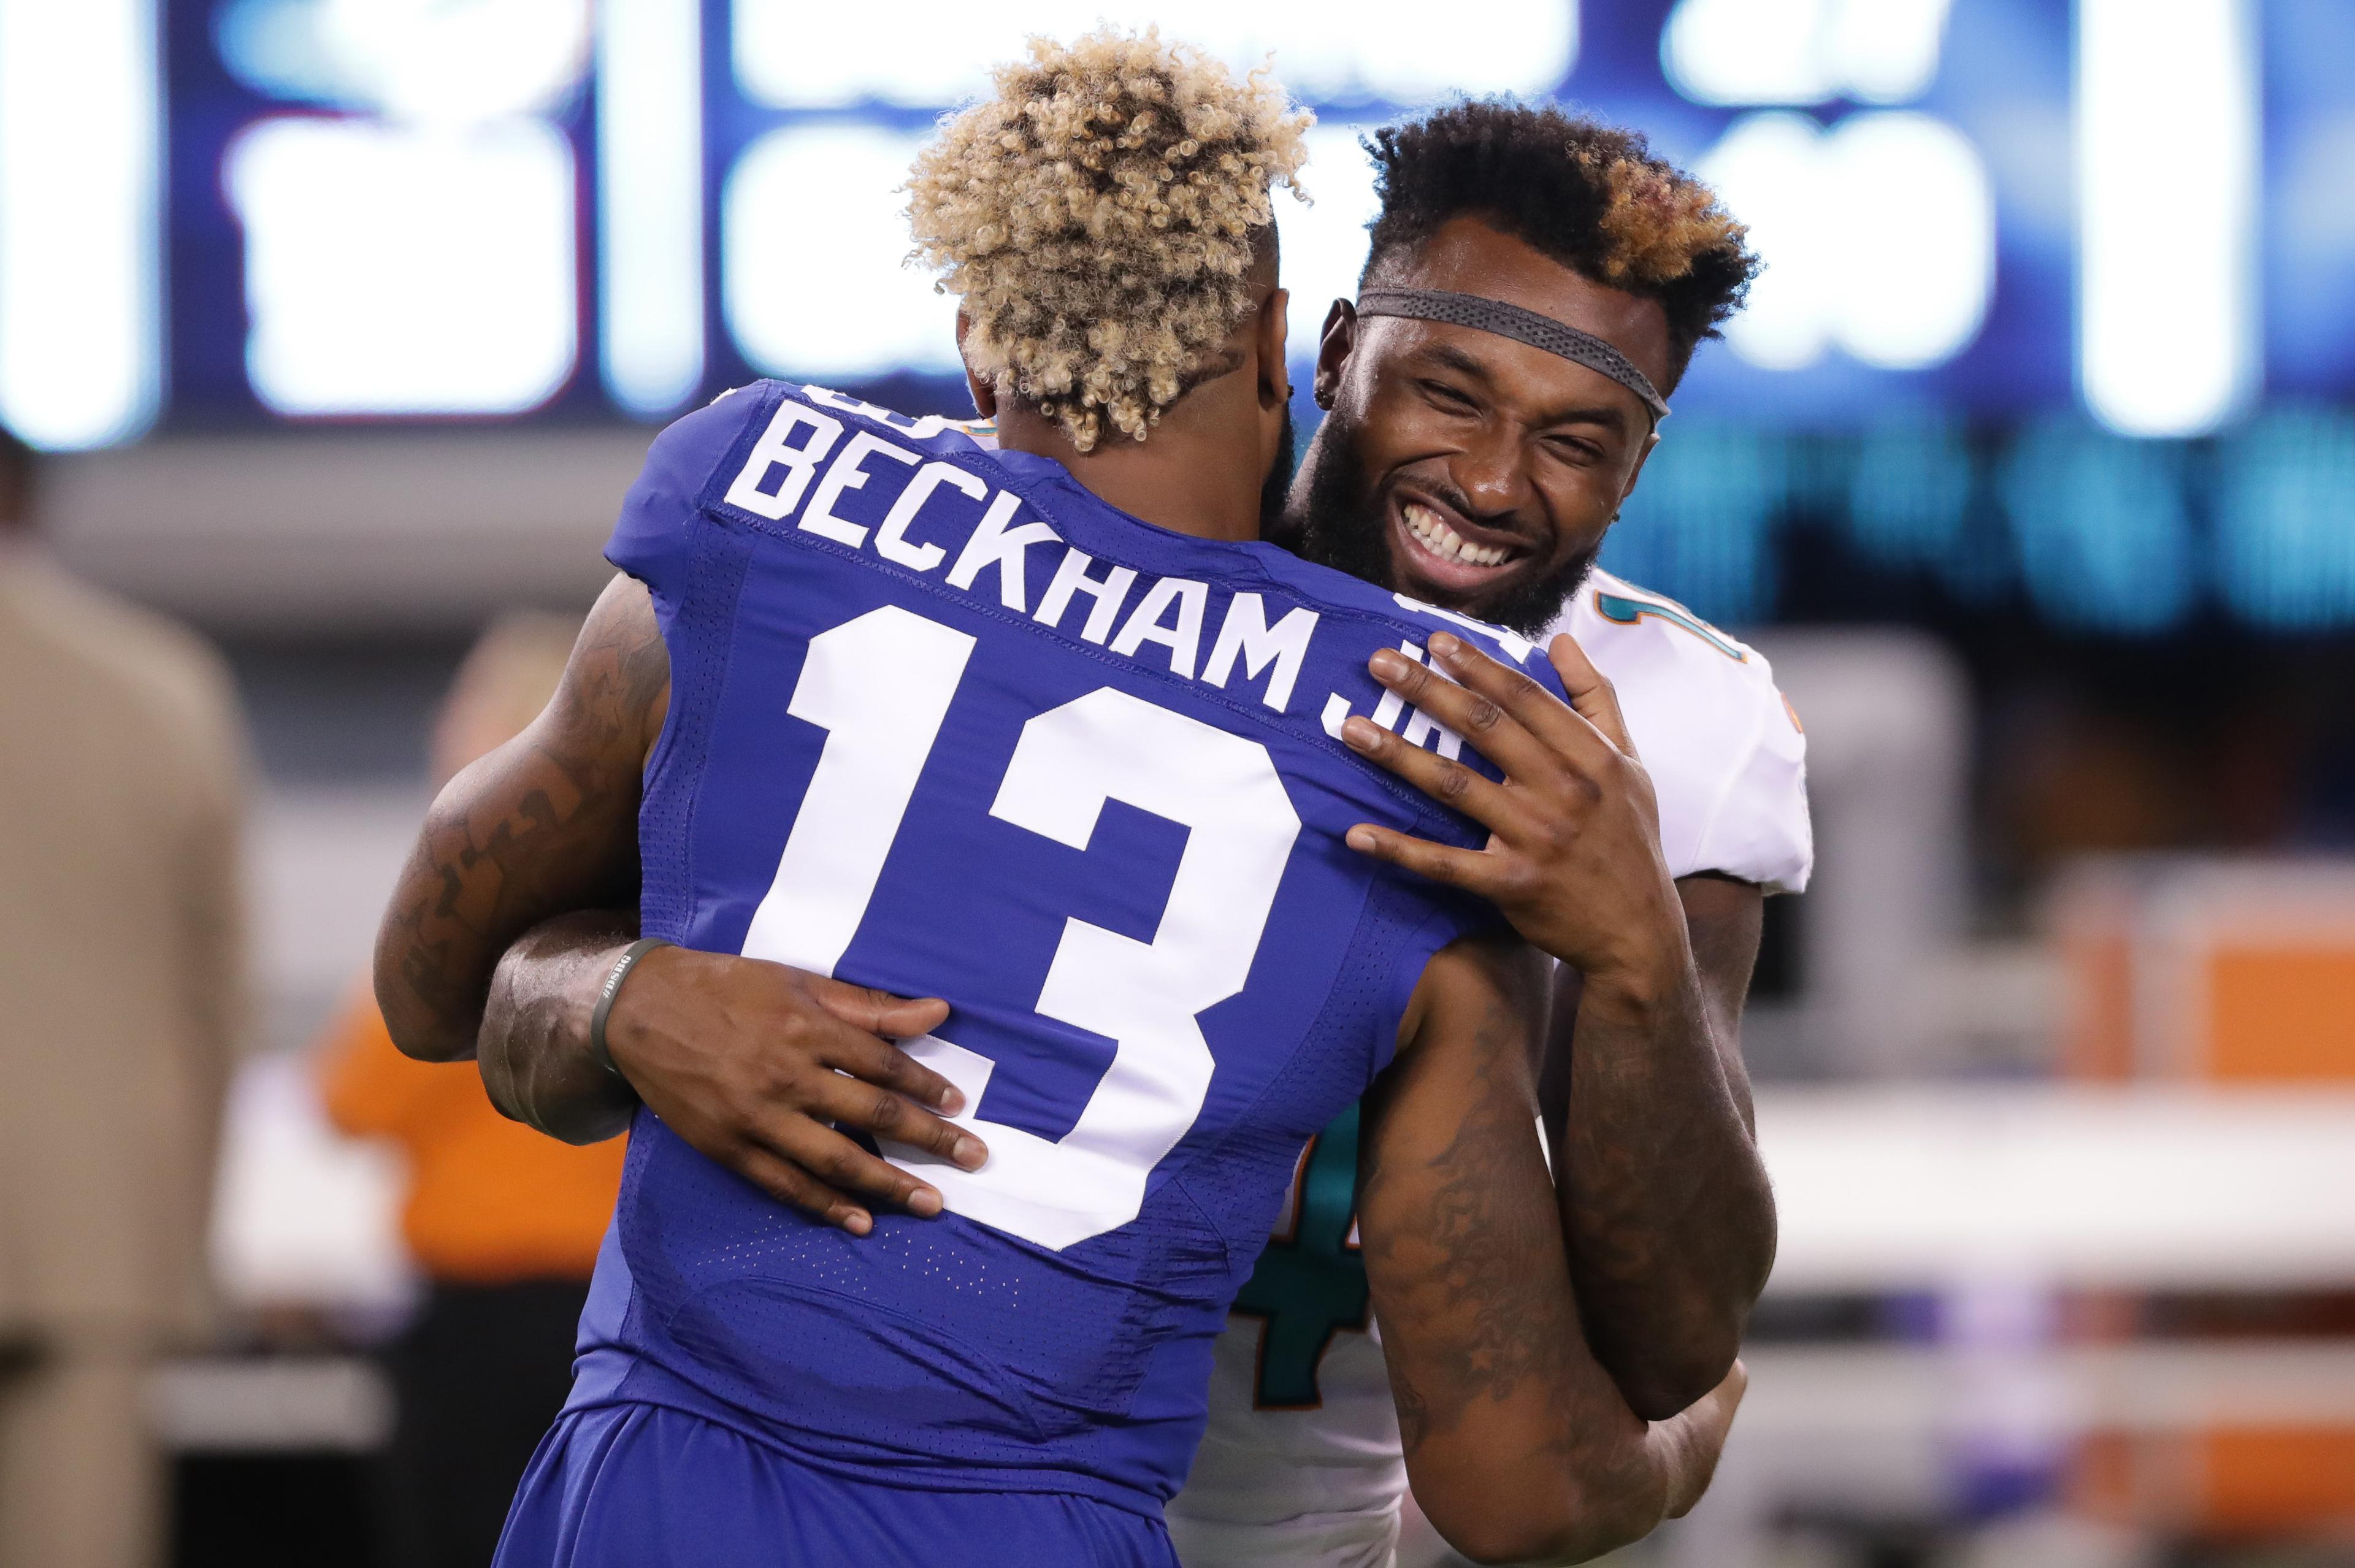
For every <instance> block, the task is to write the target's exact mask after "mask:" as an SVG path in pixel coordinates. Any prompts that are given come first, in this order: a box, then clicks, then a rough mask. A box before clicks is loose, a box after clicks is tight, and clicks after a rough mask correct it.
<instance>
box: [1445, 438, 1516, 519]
mask: <svg viewBox="0 0 2355 1568" xmlns="http://www.w3.org/2000/svg"><path fill="white" fill-rule="evenodd" d="M1447 468H1448V476H1449V477H1450V478H1452V479H1454V480H1455V487H1456V488H1457V489H1458V490H1460V491H1462V492H1463V494H1464V498H1465V501H1467V502H1468V503H1470V505H1471V508H1472V511H1473V514H1474V515H1475V516H1476V517H1499V516H1507V515H1509V514H1511V513H1514V512H1518V511H1519V510H1520V509H1521V508H1522V507H1525V506H1527V505H1528V504H1529V502H1530V501H1531V500H1533V499H1534V498H1535V497H1536V495H1537V486H1536V485H1535V484H1534V483H1533V482H1532V480H1531V477H1530V475H1529V453H1528V452H1527V449H1526V448H1525V447H1524V445H1523V443H1520V442H1519V441H1517V440H1515V439H1514V437H1513V433H1512V432H1510V431H1507V430H1500V429H1497V428H1496V427H1495V426H1493V425H1491V426H1488V427H1487V428H1485V429H1483V430H1482V431H1481V432H1479V433H1478V434H1477V435H1476V436H1474V437H1473V438H1472V440H1471V441H1469V442H1468V443H1465V445H1464V447H1463V448H1462V449H1461V450H1460V451H1458V452H1457V453H1455V456H1454V457H1453V458H1451V459H1450V460H1449V462H1448V465H1447Z"/></svg>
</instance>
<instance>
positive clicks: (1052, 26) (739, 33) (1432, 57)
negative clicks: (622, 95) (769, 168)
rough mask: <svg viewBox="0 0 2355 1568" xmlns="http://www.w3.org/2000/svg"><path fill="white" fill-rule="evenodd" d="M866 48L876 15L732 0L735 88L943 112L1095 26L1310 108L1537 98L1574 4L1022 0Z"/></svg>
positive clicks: (807, 100)
mask: <svg viewBox="0 0 2355 1568" xmlns="http://www.w3.org/2000/svg"><path fill="white" fill-rule="evenodd" d="M907 19H908V20H909V22H910V23H911V25H910V26H907V27H899V28H895V29H894V31H893V33H892V36H891V37H890V47H888V48H882V47H878V40H877V38H876V35H875V30H874V21H873V18H872V17H871V16H868V14H866V13H864V12H861V11H858V10H856V9H825V8H819V7H813V6H809V5H803V4H801V3H800V0H735V8H734V30H735V60H736V75H737V80H738V81H739V82H740V84H741V87H742V89H743V91H744V93H745V95H746V96H747V97H749V98H751V99H753V100H754V101H758V102H762V103H765V104H767V105H769V106H770V107H772V108H776V109H832V108H842V107H847V106H848V105H851V104H856V103H860V102H865V101H878V102H882V103H889V104H895V105H898V106H900V107H903V108H941V107H945V106H947V105H951V104H954V103H956V102H958V101H960V100H963V99H965V98H968V97H971V96H973V95H975V94H976V93H978V92H979V91H982V90H983V89H984V88H985V87H986V85H987V83H988V70H989V68H990V67H991V66H992V65H994V64H996V63H997V62H999V61H1003V60H1009V59H1016V58H1017V57H1018V55H1019V54H1020V52H1021V48H1022V40H1023V39H1024V38H1025V37H1028V36H1029V35H1032V34H1039V33H1043V34H1046V35H1048V36H1050V37H1073V36H1076V35H1077V34H1079V33H1082V32H1084V31H1086V30H1087V29H1088V28H1090V27H1093V26H1095V24H1096V23H1097V22H1098V21H1099V20H1103V21H1109V22H1113V23H1115V24H1118V25H1121V26H1124V27H1137V28H1143V27H1147V26H1152V25H1156V24H1157V25H1159V26H1160V27H1162V28H1163V29H1164V30H1165V31H1166V32H1167V33H1169V34H1170V35H1171V36H1173V37H1175V36H1182V37H1185V38H1186V39H1187V40H1188V42H1191V43H1195V44H1199V45H1200V46H1201V47H1202V48H1205V49H1207V50H1209V52H1210V53H1212V54H1214V55H1217V56H1219V57H1220V59H1225V60H1227V61H1228V62H1229V63H1230V64H1231V65H1234V66H1237V67H1239V68H1243V69H1252V68H1256V67H1258V66H1261V65H1263V64H1267V63H1269V59H1268V57H1269V56H1270V54H1271V53H1272V54H1273V57H1274V58H1273V67H1274V70H1275V73H1276V75H1277V77H1278V78H1279V79H1280V80H1282V81H1283V82H1284V86H1285V87H1286V88H1288V89H1290V90H1291V91H1292V92H1293V93H1294V95H1295V96H1296V97H1298V98H1301V99H1303V100H1304V101H1310V102H1362V101H1391V102H1397V103H1417V102H1425V101H1431V100H1433V99H1437V98H1440V97H1442V96H1444V95H1447V94H1451V93H1455V92H1468V93H1472V94H1474V95H1476V96H1477V95H1479V94H1483V93H1491V92H1548V91H1552V89H1553V88H1554V87H1555V86H1556V85H1557V84H1559V83H1560V82H1561V80H1562V78H1563V77H1565V76H1567V75H1568V74H1569V73H1570V70H1571V68H1572V64H1573V63H1574V62H1575V60H1576V59H1577V55H1578V5H1577V4H1576V0H1459V3H1458V4H1455V5H1446V6H1430V5H1410V4H1408V3H1406V0H1293V3H1292V4H1287V5H1268V4H1266V3H1264V0H1196V3H1195V4H1193V5H1188V6H1187V7H1186V8H1185V9H1184V11H1183V12H1182V13H1173V12H1172V11H1170V10H1169V9H1168V8H1167V6H1164V5H1155V4H1151V3H1149V0H1032V3H1031V4H1028V5H1022V6H1019V7H1010V6H1003V5H995V6H963V5H926V6H923V7H922V8H921V21H919V20H918V18H917V16H909V17H908V18H907Z"/></svg>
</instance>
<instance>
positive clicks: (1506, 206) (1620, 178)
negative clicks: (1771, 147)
mask: <svg viewBox="0 0 2355 1568" xmlns="http://www.w3.org/2000/svg"><path fill="white" fill-rule="evenodd" d="M1365 145H1366V151H1367V152H1368V153H1369V155H1372V157H1373V160H1374V166H1375V171H1376V188H1377V190H1378V191H1379V192H1380V197H1381V211H1380V215H1379V216H1377V217H1376V218H1375V219H1374V221H1373V223H1372V224H1371V225H1370V227H1371V229H1372V230H1373V249H1372V253H1371V254H1370V256H1369V258H1368V260H1367V262H1366V272H1365V277H1366V278H1367V279H1370V278H1372V277H1373V276H1374V275H1375V274H1376V273H1377V272H1380V270H1381V268H1382V265H1383V262H1384V261H1386V260H1388V259H1390V258H1391V256H1393V255H1394V254H1396V253H1397V252H1399V251H1412V250H1413V249H1415V248H1417V247H1419V246H1421V245H1422V244H1423V241H1425V240H1429V239H1430V238H1431V237H1432V236H1433V234H1435V233H1437V232H1438V231H1439V229H1440V227H1441V226H1442V225H1444V224H1445V223H1446V222H1447V221H1448V220H1449V219H1453V218H1458V217H1465V216H1471V217H1476V218H1478V219H1481V220H1482V221H1483V222H1486V223H1488V224H1490V225H1492V226H1494V227H1495V228H1497V229H1501V230H1503V231H1504V232H1505V233H1507V234H1510V235H1512V236H1513V237H1514V238H1515V239H1517V240H1522V241H1523V242H1525V243H1527V244H1528V245H1529V246H1531V247H1532V248H1534V249H1535V250H1537V251H1540V252H1542V253H1543V254H1545V255H1547V256H1550V257H1551V258H1553V259H1554V260H1555V261H1560V262H1561V264H1562V265H1564V266H1566V267H1569V268H1571V269H1572V270H1573V271H1575V272H1578V273H1580V274H1581V275H1582V276H1584V277H1587V278H1591V279H1593V281H1594V282H1596V283H1603V284H1605V285H1607V286H1609V287H1611V288H1614V289H1622V290H1625V292H1627V293H1632V294H1636V295H1637V296H1639V297H1641V298H1645V299H1655V300H1657V301H1659V302H1660V306H1661V308H1662V309H1663V310H1665V311H1666V312H1667V313H1668V343H1669V347H1670V351H1671V352H1672V354H1673V355H1674V362H1673V364H1672V365H1671V366H1670V367H1669V370H1670V375H1669V385H1670V386H1671V387H1673V386H1674V385H1675V384H1676V382H1677V381H1678V380H1680V379H1683V377H1684V373H1685V367H1686V366H1687V365H1689V363H1691V360H1692V353H1693V349H1694V348H1695V347H1698V346H1699V345H1700V341H1701V340H1702V339H1703V338H1705V337H1715V336H1717V328H1718V324H1719V323H1720V322H1722V321H1724V320H1725V319H1726V317H1728V316H1730V315H1732V314H1733V313H1734V312H1735V311H1737V310H1739V309H1740V308H1741V307H1742V296H1743V295H1744V294H1746V293H1748V292H1749V289H1750V281H1751V279H1752V278H1753V277H1755V276H1756V275H1757V272H1758V265H1759V263H1758V258H1757V256H1756V255H1755V254H1754V253H1753V251H1751V250H1750V249H1749V246H1748V244H1747V240H1748V239H1749V233H1750V231H1749V229H1746V228H1745V227H1743V226H1742V224H1740V223H1738V222H1736V221H1734V219H1733V218H1732V215H1731V214H1729V213H1728V212H1727V211H1726V210H1725V208H1722V207H1721V206H1719V205H1718V200H1717V193H1716V192H1714V191H1712V190H1710V188H1709V187H1707V186H1705V185H1703V184H1701V183H1700V181H1699V180H1697V179H1695V178H1693V177H1692V176H1690V175H1688V174H1686V173H1685V172H1684V171H1683V170H1681V169H1679V168H1678V167H1676V166H1675V165H1672V164H1670V163H1668V162H1667V161H1666V160H1665V159H1661V158H1656V157H1654V156H1653V155H1652V150H1651V147H1650V146H1649V145H1648V144H1646V142H1645V140H1644V138H1643V137H1642V136H1640V135H1637V134H1636V133H1635V132H1632V131H1623V130H1620V129H1619V128H1618V127H1616V126H1613V125H1605V124H1604V123H1602V122H1600V121H1598V120H1591V119H1588V118H1587V117H1585V116H1584V115H1580V114H1567V113H1564V112H1562V111H1561V110H1560V109H1557V108H1555V107H1554V106H1553V105H1551V104H1542V105H1539V104H1528V103H1521V102H1517V101H1513V100H1510V99H1482V100H1476V101H1466V102H1460V103H1454V104H1450V105H1448V106H1447V107H1446V108H1444V109H1436V110H1433V111H1432V112H1430V113H1428V114H1425V115H1423V116H1421V117H1420V118H1417V119H1412V120H1407V121H1403V122H1401V123H1398V124H1396V125H1385V126H1383V127H1382V128H1381V129H1380V130H1379V131H1376V132H1375V133H1373V135H1372V137H1371V139H1370V140H1369V141H1368V142H1367V143H1366V144H1365ZM1363 282H1364V280H1363V279H1361V280H1360V285H1361V286H1362V284H1363ZM1664 390H1665V389H1664Z"/></svg>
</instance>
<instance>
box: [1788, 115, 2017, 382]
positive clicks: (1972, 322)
mask: <svg viewBox="0 0 2355 1568" xmlns="http://www.w3.org/2000/svg"><path fill="white" fill-rule="evenodd" d="M1823 153H1824V155H1825V174H1824V177H1825V178H1826V179H1827V180H1828V182H1829V187H1830V188H1831V189H1832V190H1833V191H1835V192H1837V193H1838V197H1839V200H1838V211H1840V212H1842V213H1844V214H1846V215H1848V216H1849V219H1850V222H1849V225H1848V229H1847V232H1845V233H1843V234H1841V235H1839V236H1838V239H1837V241H1836V243H1835V245H1834V246H1832V247H1829V248H1828V249H1831V250H1832V251H1835V253H1837V254H1838V257H1839V258H1840V259H1841V261H1842V262H1843V265H1842V266H1841V269H1840V272H1839V275H1838V279H1837V281H1836V282H1835V283H1834V285H1833V287H1832V288H1830V289H1829V290H1828V291H1827V293H1828V296H1829V298H1830V299H1831V301H1832V302H1833V304H1834V309H1833V311H1832V321H1831V325H1832V334H1833V336H1834V337H1835V338H1836V339H1837V340H1838V343H1839V346H1840V347H1843V348H1845V349H1847V350H1848V351H1849V353H1850V354H1853V355H1855V356H1856V357H1858V358H1859V359H1861V360H1863V361H1864V362H1865V363H1866V364H1868V365H1876V366H1879V367H1881V368H1883V369H1888V370H1918V369H1922V368H1924V367H1927V366H1931V365H1936V364H1939V363H1941V362H1943V361H1945V360H1947V359H1951V358H1953V357H1955V354H1957V353H1959V352H1960V351H1961V350H1962V349H1963V347H1965V346H1966V345H1967V344H1968V343H1969V342H1970V341H1971V340H1972V339H1973V338H1974V337H1977V336H1978V331H1979V325H1980V324H1981V323H1982V322H1983V321H1985V320H1986V319H1987V301H1988V299H1989V298H1990V297H1991V296H1992V295H1993V294H1994V293H1995V192H1994V190H1993V188H1992V187H1990V186H1989V184H1988V181H1987V165H1985V164H1984V163H1982V162H1981V161H1980V159H1979V155H1978V153H1977V149H1975V148H1974V147H1972V145H1971V144H1970V143H1969V142H1967V141H1966V140H1965V139H1964V138H1963V136H1962V134H1961V133H1959V132H1957V131H1956V130H1955V128H1954V127H1953V126H1951V125H1949V124H1947V123H1945V122H1944V121H1942V120H1934V119H1932V118H1931V117H1930V116H1928V115H1926V114H1914V113H1906V112H1888V113H1868V114H1856V115H1851V116H1850V117H1849V118H1848V119H1846V120H1843V121H1841V122H1840V123H1839V124H1838V126H1837V127H1836V128H1835V129H1834V130H1833V131H1832V133H1831V134H1830V135H1828V136H1827V137H1826V138H1825V139H1824V144H1823Z"/></svg>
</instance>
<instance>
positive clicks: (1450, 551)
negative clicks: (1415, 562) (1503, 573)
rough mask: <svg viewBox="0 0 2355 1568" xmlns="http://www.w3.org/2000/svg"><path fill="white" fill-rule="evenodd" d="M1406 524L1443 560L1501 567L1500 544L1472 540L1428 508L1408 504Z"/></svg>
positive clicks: (1505, 552)
mask: <svg viewBox="0 0 2355 1568" xmlns="http://www.w3.org/2000/svg"><path fill="white" fill-rule="evenodd" d="M1406 526H1407V529H1408V531H1409V532H1411V533H1412V534H1413V535H1414V537H1415V538H1416V539H1419V540H1421V541H1422V543H1423V548H1424V549H1428V550H1429V551H1431V553H1432V554H1433V555H1435V556H1437V557H1439V558H1440V559H1441V560H1460V561H1463V562H1464V563H1465V565H1467V566H1500V565H1502V564H1503V563H1504V561H1505V559H1506V555H1507V553H1508V552H1507V551H1506V550H1505V549H1504V548H1503V547H1502V546H1498V545H1479V544H1474V543H1472V542H1471V541H1470V540H1469V539H1465V537H1464V536H1463V535H1461V534H1459V533H1457V532H1456V531H1455V529H1454V528H1449V527H1448V526H1447V524H1446V523H1445V522H1444V521H1443V520H1441V518H1440V516H1439V514H1438V513H1437V512H1434V511H1433V510H1432V509H1431V508H1430V507H1423V506H1417V505H1414V504H1413V503H1409V504H1408V506H1407V508H1406Z"/></svg>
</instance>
